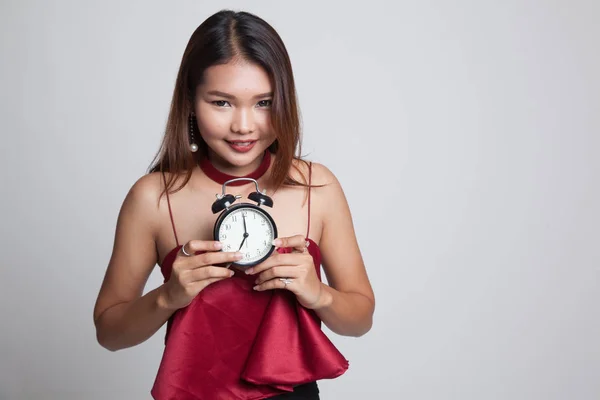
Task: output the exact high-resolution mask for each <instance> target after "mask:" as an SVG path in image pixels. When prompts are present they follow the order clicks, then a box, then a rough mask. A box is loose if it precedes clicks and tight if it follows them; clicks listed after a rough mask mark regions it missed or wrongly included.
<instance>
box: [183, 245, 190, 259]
mask: <svg viewBox="0 0 600 400" xmlns="http://www.w3.org/2000/svg"><path fill="white" fill-rule="evenodd" d="M186 244H187V243H185V244H184V245H183V246H181V252H182V253H183V255H184V256H186V257H191V254H190V253H188V252H187V251H185V245H186Z"/></svg>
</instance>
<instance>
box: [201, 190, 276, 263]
mask: <svg viewBox="0 0 600 400" xmlns="http://www.w3.org/2000/svg"><path fill="white" fill-rule="evenodd" d="M239 181H250V182H254V184H255V186H256V192H252V193H250V194H249V195H248V199H249V200H252V201H253V202H255V203H256V205H255V204H251V203H238V204H235V205H234V204H233V203H234V202H235V201H236V200H238V199H240V198H241V196H239V195H235V196H234V195H232V194H226V193H225V190H226V187H227V185H228V184H230V183H233V182H239ZM216 197H217V200H216V201H215V202H214V203H213V205H212V212H213V214H217V213H221V215H219V217H218V218H217V220H216V221H215V226H214V230H213V235H214V239H215V240H217V241H219V242H221V243H222V244H223V247H222V249H221V251H238V252H240V253H242V254H243V255H244V258H242V259H241V260H239V261H236V262H235V263H233V264H230V265H235V266H238V267H241V268H249V267H252V266H254V265H257V264H260V263H261V262H263V261H264V260H266V259H267V258H268V257H269V256H270V255H271V254H272V253H273V250H275V246H274V245H273V240H274V239H275V238H277V226H276V225H275V221H274V220H273V218H272V217H271V215H269V213H268V212H267V211H266V209H265V208H263V207H273V200H272V199H271V198H270V197H269V196H267V195H266V191H261V190H260V189H259V188H258V182H257V181H256V180H255V179H252V178H235V179H230V180H228V181H226V182H225V183H223V191H222V193H219V194H217V195H216ZM227 268H229V265H228V266H227Z"/></svg>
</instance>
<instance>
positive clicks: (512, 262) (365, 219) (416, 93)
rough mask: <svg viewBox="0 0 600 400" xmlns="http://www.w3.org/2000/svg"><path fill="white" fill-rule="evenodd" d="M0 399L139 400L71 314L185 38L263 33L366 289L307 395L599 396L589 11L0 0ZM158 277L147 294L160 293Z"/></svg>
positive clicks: (153, 129) (143, 387) (595, 88)
mask: <svg viewBox="0 0 600 400" xmlns="http://www.w3.org/2000/svg"><path fill="white" fill-rule="evenodd" d="M1 4H2V5H1V8H0V32H1V45H0V46H1V47H0V50H1V58H2V62H1V67H0V68H1V70H0V72H1V73H0V87H1V90H0V96H1V97H0V99H1V100H0V101H1V107H0V123H1V124H2V125H1V126H2V140H1V143H2V144H1V152H0V160H1V161H0V162H1V163H2V164H1V171H2V173H1V179H2V181H1V187H2V202H1V211H0V212H1V218H2V219H1V221H2V224H1V226H2V228H1V234H2V238H1V239H2V241H1V243H2V252H1V256H0V257H1V264H0V265H1V269H0V312H1V321H2V322H1V324H2V325H1V329H0V335H1V338H0V339H1V340H0V399H90V400H92V399H149V397H150V396H149V394H148V392H149V389H150V387H151V385H152V383H153V380H154V376H155V373H156V370H157V367H158V363H159V361H160V357H161V354H162V349H163V345H162V340H163V334H164V332H163V331H162V330H161V331H160V332H159V333H158V334H157V335H155V336H154V337H153V338H151V339H150V340H148V341H147V342H146V343H144V344H142V345H140V346H137V347H135V348H132V349H128V350H124V351H120V352H116V353H111V352H108V351H106V350H104V349H102V348H101V347H100V346H99V345H98V344H97V343H96V341H95V333H94V327H93V323H92V308H93V305H94V301H95V298H96V295H97V292H98V289H99V285H100V283H101V280H102V277H103V274H104V271H105V268H106V264H107V262H108V259H109V256H110V252H111V249H112V240H113V234H114V228H115V223H116V218H117V213H118V211H119V207H120V205H121V202H122V201H123V198H124V197H125V194H126V193H127V191H128V189H129V188H130V186H131V185H132V184H133V183H134V182H135V180H136V179H137V178H138V177H140V176H141V175H142V174H143V173H144V172H145V169H146V168H147V166H148V164H149V163H150V161H151V158H152V156H153V155H154V153H155V151H156V150H157V148H158V145H159V140H160V137H161V134H162V131H163V128H164V125H165V121H166V116H167V111H168V106H169V102H170V99H171V93H172V90H173V85H174V80H175V75H176V71H177V68H178V64H179V62H180V60H181V55H182V53H183V49H184V47H185V45H186V43H187V40H188V38H189V36H190V34H191V33H192V31H193V30H194V29H195V28H196V26H197V25H198V24H199V23H201V22H202V21H203V20H204V19H205V18H206V17H208V16H209V15H210V14H212V13H214V12H216V11H218V10H219V9H221V8H226V7H233V8H240V7H241V8H243V9H245V10H248V11H251V12H255V13H257V14H258V15H260V16H262V17H263V18H265V19H266V20H267V21H269V22H270V23H271V24H272V25H273V26H274V27H275V28H276V29H277V30H278V31H279V33H280V34H281V36H282V38H283V39H284V41H285V43H286V45H287V47H288V49H289V52H290V55H291V58H292V63H293V66H294V70H295V74H296V79H297V84H298V92H299V98H300V104H301V107H302V113H303V120H304V132H305V153H307V155H308V157H309V158H310V159H312V160H315V161H319V162H322V163H324V164H325V165H327V166H328V167H329V168H330V169H331V170H333V172H334V173H336V174H337V176H338V178H339V179H340V181H341V182H342V184H343V186H344V187H345V190H346V193H347V196H348V200H349V202H350V206H351V208H352V211H353V215H354V220H355V223H356V227H357V234H358V239H359V242H360V245H361V249H362V251H363V254H364V259H365V262H366V265H367V268H368V271H369V274H370V277H371V280H372V283H373V286H374V289H375V292H376V296H377V309H376V314H375V324H374V327H373V329H372V331H371V332H369V333H368V334H367V335H366V336H364V337H361V338H358V339H357V338H345V337H340V336H337V335H334V334H331V332H328V333H329V334H330V337H331V338H332V340H333V341H334V343H335V344H336V345H337V346H338V347H339V348H340V350H341V351H342V352H343V353H344V355H345V356H346V357H347V358H348V359H349V360H350V362H351V367H350V370H349V371H348V372H347V373H346V374H345V375H343V376H342V377H340V378H338V379H336V380H333V381H323V382H321V390H322V393H323V398H324V399H338V398H339V399H342V398H343V399H364V398H372V399H382V398H385V399H388V398H390V399H392V398H393V399H396V398H397V399H462V400H466V399H473V400H474V399H545V400H546V399H598V398H600V376H599V375H600V346H599V338H600V322H599V317H600V310H599V308H600V301H599V300H600V291H599V286H600V285H599V280H600V246H599V243H598V242H599V239H600V228H599V226H600V188H599V179H600V160H599V158H598V150H599V149H600V140H599V130H600V117H599V112H598V111H599V108H600V79H599V73H598V71H600V43H599V35H600V27H599V25H598V20H599V19H600V3H599V2H597V1H568V2H567V1H545V2H544V1H537V2H535V1H516V0H511V1H502V2H500V1H496V2H491V1H467V0H457V1H454V2H448V1H442V0H431V1H419V2H417V1H413V2H408V1H402V2H391V1H390V2H382V1H367V2H357V3H352V4H351V3H350V2H342V1H336V2H333V1H332V2H324V1H320V2H306V1H303V2H287V1H286V2H275V1H269V2H268V1H255V2H252V3H248V2H242V1H237V2H236V1H223V2H214V1H211V2H204V1H177V2H174V1H169V2H167V1H163V2H158V1H152V2H150V1H122V2H117V1H75V0H73V1H34V0H27V1H24V0H19V1H16V0H14V1H2V3H1ZM160 282H161V279H160V275H159V273H158V271H155V273H153V275H152V276H151V279H150V281H149V283H148V289H150V288H153V287H155V286H156V285H158V284H160Z"/></svg>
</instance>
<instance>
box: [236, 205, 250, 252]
mask: <svg viewBox="0 0 600 400" xmlns="http://www.w3.org/2000/svg"><path fill="white" fill-rule="evenodd" d="M242 219H243V220H244V240H242V243H241V244H240V248H239V249H238V251H240V250H241V249H242V246H243V245H244V242H245V241H246V238H247V237H248V236H250V235H248V231H247V230H246V216H245V215H244V214H242ZM246 248H248V243H246Z"/></svg>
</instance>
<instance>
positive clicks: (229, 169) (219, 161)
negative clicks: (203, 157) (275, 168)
mask: <svg viewBox="0 0 600 400" xmlns="http://www.w3.org/2000/svg"><path fill="white" fill-rule="evenodd" d="M263 156H264V154H261V155H260V156H258V157H257V158H256V159H255V160H253V161H252V162H251V163H250V164H248V165H243V166H236V165H231V164H229V163H227V162H226V161H225V160H223V158H221V157H219V155H217V153H215V152H214V151H212V150H210V149H209V150H208V156H207V158H208V161H209V162H210V164H211V165H212V166H213V167H214V169H216V170H217V171H219V172H221V173H223V174H225V175H231V176H238V177H241V176H246V175H248V174H250V173H252V172H253V171H256V170H257V169H258V167H259V166H260V164H261V162H262V160H263Z"/></svg>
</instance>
